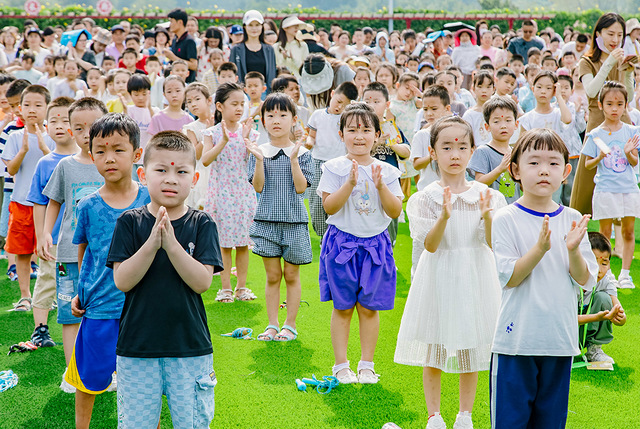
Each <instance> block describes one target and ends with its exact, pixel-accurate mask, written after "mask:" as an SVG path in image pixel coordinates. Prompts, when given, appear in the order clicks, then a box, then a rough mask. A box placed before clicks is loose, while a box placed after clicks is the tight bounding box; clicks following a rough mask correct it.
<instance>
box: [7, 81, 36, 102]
mask: <svg viewBox="0 0 640 429" xmlns="http://www.w3.org/2000/svg"><path fill="white" fill-rule="evenodd" d="M30 85H31V82H29V81H28V80H26V79H16V80H14V81H13V82H11V84H10V85H9V88H7V94H6V95H5V97H7V98H11V97H15V96H16V95H21V94H22V92H23V91H24V90H25V89H26V88H27V87H28V86H30Z"/></svg>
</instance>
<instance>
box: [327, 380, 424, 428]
mask: <svg viewBox="0 0 640 429" xmlns="http://www.w3.org/2000/svg"><path fill="white" fill-rule="evenodd" d="M381 382H382V381H381ZM324 399H325V403H326V405H328V406H329V407H330V408H331V409H332V410H333V415H332V416H328V417H327V418H326V419H325V425H321V426H325V427H344V428H350V429H356V428H362V429H371V428H380V427H382V425H384V424H385V423H387V422H394V423H396V424H398V425H399V426H400V427H402V426H403V424H407V423H410V422H414V421H415V420H417V419H418V418H419V415H418V413H416V412H411V411H408V410H407V409H406V408H405V407H404V399H403V397H402V395H401V394H400V393H398V392H392V391H389V390H387V389H385V388H384V387H383V386H382V384H373V385H343V386H338V388H337V389H336V390H335V391H332V392H331V393H329V394H327V395H325V396H324Z"/></svg>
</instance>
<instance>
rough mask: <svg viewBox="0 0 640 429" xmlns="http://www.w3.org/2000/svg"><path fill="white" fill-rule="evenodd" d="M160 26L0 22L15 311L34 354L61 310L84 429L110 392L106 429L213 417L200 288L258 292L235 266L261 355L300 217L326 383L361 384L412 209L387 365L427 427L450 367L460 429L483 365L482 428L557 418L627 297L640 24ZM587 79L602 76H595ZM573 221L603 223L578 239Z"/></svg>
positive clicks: (431, 428)
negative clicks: (419, 402)
mask: <svg viewBox="0 0 640 429" xmlns="http://www.w3.org/2000/svg"><path fill="white" fill-rule="evenodd" d="M169 18H170V21H169V22H168V23H166V25H165V24H160V25H158V26H157V27H156V28H155V29H154V30H153V31H142V29H141V28H139V26H137V25H133V26H131V25H130V24H129V22H127V21H123V23H121V24H119V25H115V26H113V27H112V28H111V30H110V31H108V30H105V29H102V28H99V27H97V26H96V25H95V23H94V22H93V21H92V20H91V19H87V18H85V19H79V20H76V21H74V22H73V23H72V25H71V26H70V27H69V28H62V29H59V28H55V29H53V28H50V27H48V28H46V29H45V30H44V31H42V32H41V31H40V30H39V29H37V27H36V26H35V23H34V22H33V21H31V22H28V23H25V29H24V35H23V40H19V36H17V34H16V33H17V32H16V31H15V30H14V29H13V28H5V29H3V30H2V33H1V34H0V68H2V69H4V71H2V72H0V121H1V122H2V135H1V136H0V151H1V158H2V160H3V161H4V164H5V166H6V170H5V172H4V192H3V196H4V198H3V204H2V216H1V217H0V236H2V237H3V238H4V241H5V243H4V246H3V247H4V252H6V257H7V258H8V262H9V267H8V272H7V275H8V276H9V278H10V279H11V280H17V282H18V284H19V289H20V297H19V299H18V301H17V302H16V303H15V304H14V308H13V311H16V312H24V311H31V310H33V318H34V323H35V329H34V331H33V334H32V341H33V343H34V344H36V345H37V346H39V347H50V346H54V345H55V342H54V341H53V340H52V338H51V336H50V334H49V331H48V314H49V311H50V309H52V308H53V307H54V303H56V305H57V322H58V323H59V324H61V325H62V327H63V328H62V332H63V344H64V354H65V361H66V370H65V372H64V375H63V381H62V384H61V389H62V390H63V391H65V392H69V393H73V392H75V395H76V408H75V415H76V425H77V427H79V428H86V427H89V424H90V421H91V413H92V409H93V402H94V399H95V396H96V395H97V394H100V393H102V392H104V391H106V390H117V392H118V393H117V395H118V421H119V427H124V428H129V427H147V426H148V427H155V426H156V425H157V424H158V420H159V416H160V409H161V396H162V395H166V397H167V400H168V405H169V409H170V411H171V416H172V420H173V424H174V427H180V428H187V427H208V425H209V424H210V423H211V421H212V419H213V415H214V386H215V384H216V382H217V379H216V375H215V372H214V369H213V356H212V353H213V350H212V345H211V337H210V333H209V330H208V326H207V312H206V309H205V306H204V303H203V300H202V294H203V293H204V292H206V291H207V290H208V289H209V288H210V286H211V283H212V278H213V275H214V274H215V275H220V281H221V288H220V290H218V292H217V295H216V297H215V301H217V302H219V303H224V304H226V303H233V302H234V301H253V300H256V299H259V298H260V297H259V295H260V293H257V294H256V293H254V291H253V290H251V289H249V288H248V287H247V273H248V270H249V259H250V258H249V252H250V251H252V252H253V253H254V254H256V255H259V256H260V257H262V261H263V264H264V272H265V281H266V284H265V289H264V301H265V305H266V309H267V315H268V321H267V326H266V328H265V329H264V331H263V332H262V333H261V334H259V335H258V337H257V339H258V340H261V341H281V342H287V341H294V340H296V339H297V338H298V335H304V326H303V327H299V326H298V324H297V323H296V322H297V321H296V319H297V313H298V309H299V304H300V301H301V295H302V287H301V282H300V266H301V265H305V264H309V263H311V262H312V260H313V256H314V255H313V250H312V245H311V237H310V231H309V223H311V226H312V228H313V231H314V232H315V234H316V235H317V236H318V237H320V239H321V249H320V254H319V273H318V282H319V287H320V297H321V301H332V303H333V313H332V316H331V342H332V346H333V352H334V358H335V362H334V366H333V368H332V373H333V375H334V376H336V377H337V379H338V380H339V381H340V383H342V384H349V383H362V384H375V383H378V381H379V374H377V373H376V371H375V369H374V355H375V349H376V343H377V340H378V333H379V324H380V315H379V312H380V311H384V310H392V309H393V308H394V303H395V298H396V271H397V267H396V264H395V261H394V256H393V249H394V246H395V244H396V238H397V235H398V223H400V222H406V221H407V220H406V218H405V211H404V210H403V202H406V214H407V215H408V222H409V228H410V232H411V239H412V243H413V248H412V264H411V278H412V285H411V289H410V291H409V295H408V297H407V301H406V306H405V307H404V312H403V317H402V322H401V324H400V326H399V332H398V336H397V344H396V351H395V357H394V360H395V362H397V363H399V364H405V365H414V366H422V367H424V370H423V383H424V393H425V399H426V406H427V410H428V418H427V419H425V420H426V421H427V428H428V429H442V428H445V427H446V424H445V422H444V419H443V417H442V416H441V415H440V398H441V387H440V380H441V373H442V372H443V371H444V372H450V373H457V374H459V377H460V400H459V414H458V415H457V417H456V420H455V423H454V425H453V428H454V429H465V428H472V427H473V423H472V418H471V415H472V414H471V413H472V410H473V404H474V399H475V396H476V387H477V383H478V373H479V372H480V371H487V370H490V385H491V404H490V406H491V419H492V427H494V428H513V427H545V428H561V427H564V424H565V422H566V417H567V409H568V398H569V395H568V393H569V381H570V372H571V366H572V358H573V357H574V356H576V355H580V354H581V350H582V349H583V348H586V350H587V351H586V358H587V359H588V360H589V361H592V362H599V361H606V362H611V363H613V359H612V358H611V357H610V356H608V355H607V354H606V353H605V352H604V351H603V350H602V348H601V346H602V345H603V344H608V343H609V342H611V340H612V338H613V335H612V325H617V326H622V325H624V324H625V323H626V320H627V319H626V314H625V311H624V309H623V307H622V304H621V302H620V300H619V299H618V297H617V289H618V288H634V287H635V286H634V283H633V279H632V278H631V275H630V269H631V261H632V258H633V252H634V248H635V235H634V225H635V219H636V218H637V217H640V190H639V188H638V176H639V175H638V146H639V145H640V132H639V131H638V128H636V126H635V124H636V123H638V122H639V121H640V111H638V109H637V108H638V106H639V104H638V102H637V96H638V95H640V94H639V93H638V92H636V91H635V90H634V85H633V83H634V82H630V80H633V79H635V83H640V67H639V66H634V64H635V63H636V62H637V60H638V55H639V54H640V51H639V50H638V49H640V44H639V43H638V41H637V39H638V35H640V24H638V22H637V20H636V21H633V20H631V21H633V22H631V21H630V22H629V23H626V25H627V26H628V28H627V30H628V31H627V32H625V22H624V21H623V20H622V18H621V17H619V15H616V14H606V15H603V17H601V18H600V20H599V21H598V24H597V25H596V26H595V29H594V33H593V35H585V34H580V33H577V32H575V31H573V30H572V29H569V28H568V29H566V30H565V34H563V35H558V34H555V32H554V31H553V29H551V28H548V29H545V30H543V31H541V32H539V35H536V33H537V32H538V30H537V25H536V23H535V22H534V21H530V20H525V21H523V23H522V28H521V29H520V30H518V31H517V32H512V31H510V32H508V33H507V34H504V35H503V34H501V32H500V28H499V27H498V26H495V25H494V26H491V27H489V25H488V24H487V23H486V22H484V21H481V22H479V23H478V25H476V27H475V28H474V27H471V26H467V25H464V24H460V25H458V26H457V27H456V26H454V27H449V29H451V30H452V31H449V29H447V30H439V31H434V30H432V29H428V30H427V31H425V32H424V33H416V32H415V31H413V30H405V31H403V32H392V33H391V34H389V33H388V32H386V30H384V29H379V30H377V31H376V30H374V29H372V28H369V27H365V28H363V29H357V30H355V31H354V34H353V35H350V34H349V33H348V32H346V31H344V30H343V29H341V28H340V26H339V25H337V24H333V25H331V28H330V30H327V29H325V28H316V27H314V26H313V25H310V24H308V23H305V22H303V21H301V20H300V19H298V18H297V17H296V16H287V17H285V18H284V19H283V20H282V22H281V24H280V26H281V29H280V30H279V34H278V35H277V37H273V36H276V34H275V31H274V29H275V30H277V25H276V24H275V23H274V22H272V21H270V20H266V19H264V17H263V16H262V14H261V13H260V12H258V11H256V10H251V11H248V12H247V13H246V14H245V15H244V18H243V22H242V25H232V26H229V27H213V26H212V27H209V28H208V29H206V31H205V32H204V33H202V34H200V33H199V30H198V22H197V20H196V19H195V18H193V17H189V16H188V15H187V13H186V12H185V11H184V10H182V9H175V10H173V11H171V13H170V14H169ZM604 29H606V30H607V32H606V34H605V32H604ZM58 30H60V31H58ZM376 33H377V34H376ZM56 35H57V36H56ZM351 36H353V38H352V41H353V44H352V45H350V44H349V42H350V41H351ZM624 36H627V39H628V42H625V43H627V44H625V45H624V50H623V49H622V47H621V45H622V44H623V38H624ZM56 37H59V40H57V41H56ZM172 37H173V39H172ZM17 38H18V40H16V39H17ZM63 38H64V39H65V40H67V41H68V43H67V44H66V45H62V44H60V43H59V42H60V41H62V39H63ZM332 40H333V43H332ZM629 46H634V47H635V49H634V50H633V51H632V50H629ZM14 51H15V52H14ZM596 57H597V58H596ZM616 62H617V63H618V64H619V68H617V69H613V67H614V65H615V63H616ZM586 63H588V64H586ZM596 63H597V64H598V67H595V66H594V65H593V64H596ZM587 65H589V67H591V66H593V67H594V69H593V71H592V69H591V68H588V67H587ZM599 67H603V69H604V70H605V71H606V72H608V71H609V70H612V71H611V73H614V72H615V73H617V74H616V75H615V76H614V77H613V78H609V79H606V81H605V79H604V77H602V76H601V73H598V72H597V70H598V69H599ZM634 67H635V74H633V73H632V71H634ZM594 74H595V76H594ZM594 82H595V83H594ZM595 84H598V85H599V86H598V88H597V91H595V92H594V90H593V87H594V85H595ZM639 87H640V86H639ZM634 96H636V99H635V100H633V99H634ZM631 100H633V102H631ZM596 116H597V117H598V118H600V120H599V121H596V119H595V118H596ZM629 118H630V119H631V120H630V121H629ZM583 141H584V144H583ZM581 169H583V170H584V171H591V170H595V178H594V183H595V191H594V193H593V198H592V207H593V210H592V213H593V214H592V215H589V214H581V213H579V212H578V211H577V210H574V209H572V208H569V207H568V206H569V205H570V203H571V204H572V201H573V200H572V190H574V192H575V189H576V187H575V186H573V184H574V180H576V183H577V181H578V180H579V177H580V176H579V175H578V176H576V172H580V171H581ZM412 178H413V180H412ZM412 182H413V184H414V185H415V188H416V189H417V192H415V193H413V195H412ZM574 197H575V195H574ZM305 198H306V199H308V202H309V209H308V210H307V208H306V206H305V202H304V200H305ZM588 198H589V200H590V201H591V196H590V195H589V196H588ZM589 219H592V220H597V221H599V224H600V233H595V232H591V233H589V234H587V223H588V221H589ZM616 225H617V226H618V227H616ZM614 227H616V228H614ZM612 229H615V238H616V247H615V248H612V247H611V244H610V242H609V239H610V238H611V237H612ZM234 253H235V259H234ZM614 255H619V256H621V259H622V271H621V272H620V274H619V276H618V280H616V276H615V275H614V274H613V273H612V272H611V270H610V259H611V257H612V256H614ZM462 261H464V264H465V268H464V269H460V264H461V262H462ZM38 262H39V266H38ZM232 276H235V277H236V282H235V283H236V287H235V289H234V288H233V287H232ZM34 277H37V280H36V284H35V287H34V289H33V295H32V293H31V288H30V284H29V280H30V279H31V278H34ZM283 279H284V282H285V285H286V303H287V306H286V308H287V313H286V319H285V320H284V322H283V323H282V324H281V322H280V320H279V319H278V310H279V305H280V296H281V292H280V285H281V284H282V280H283ZM551 301H553V305H552V304H551ZM221 305H222V304H221ZM187 309H188V311H187ZM354 310H355V311H356V312H357V315H358V319H359V323H360V338H359V339H360V345H361V355H360V360H359V363H358V365H357V371H355V372H354V371H353V370H352V368H351V366H350V363H349V360H348V356H347V348H348V347H347V346H348V339H349V330H350V323H351V319H352V317H353V313H354ZM158 315H162V316H161V317H158ZM152 321H153V322H152ZM579 325H580V326H581V327H580V328H578V326H579ZM299 331H300V332H301V333H300V334H299ZM157 332H162V335H161V336H160V337H159V336H158V335H157ZM116 373H117V376H116Z"/></svg>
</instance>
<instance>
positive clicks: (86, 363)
mask: <svg viewBox="0 0 640 429" xmlns="http://www.w3.org/2000/svg"><path fill="white" fill-rule="evenodd" d="M119 327H120V319H88V318H86V317H85V318H83V319H82V323H81V324H80V329H79V330H78V336H77V337H76V344H75V346H74V347H73V355H71V361H70V362H69V367H68V369H67V375H66V376H65V380H67V383H69V384H70V385H72V386H73V387H75V388H76V389H78V390H80V391H82V392H85V393H90V394H92V395H97V394H98V393H102V392H104V391H105V390H107V387H109V385H110V384H111V381H112V375H113V373H114V372H115V370H116V343H117V342H118V329H119Z"/></svg>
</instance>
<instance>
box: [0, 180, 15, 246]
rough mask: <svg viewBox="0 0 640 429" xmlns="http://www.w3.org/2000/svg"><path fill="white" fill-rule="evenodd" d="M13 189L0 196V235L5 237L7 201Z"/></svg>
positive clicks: (7, 220) (7, 211) (7, 214)
mask: <svg viewBox="0 0 640 429" xmlns="http://www.w3.org/2000/svg"><path fill="white" fill-rule="evenodd" d="M11 194H13V191H11V192H6V191H5V193H4V195H3V197H2V212H1V214H0V236H2V237H6V236H7V234H8V233H9V203H10V202H11Z"/></svg>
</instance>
